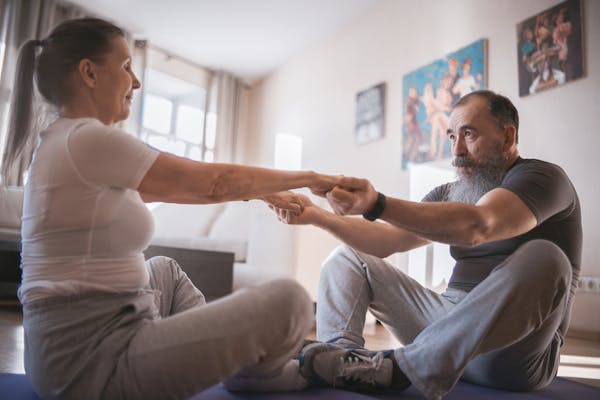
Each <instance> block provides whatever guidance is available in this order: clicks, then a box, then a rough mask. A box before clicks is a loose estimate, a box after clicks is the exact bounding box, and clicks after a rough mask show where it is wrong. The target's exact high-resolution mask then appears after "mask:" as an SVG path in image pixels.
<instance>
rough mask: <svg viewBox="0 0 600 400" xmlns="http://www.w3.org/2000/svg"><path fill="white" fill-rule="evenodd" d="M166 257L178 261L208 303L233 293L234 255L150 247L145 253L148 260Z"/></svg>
mask: <svg viewBox="0 0 600 400" xmlns="http://www.w3.org/2000/svg"><path fill="white" fill-rule="evenodd" d="M156 256H164V257H169V258H172V259H173V260H175V261H177V264H179V266H180V267H181V269H183V271H184V272H185V273H186V274H187V276H188V278H190V280H191V281H192V283H193V284H194V286H196V287H197V288H198V289H200V291H201V292H202V294H204V297H205V298H206V301H211V300H215V299H217V298H219V297H223V296H226V295H228V294H230V293H231V292H232V287H233V253H224V252H217V251H206V250H194V249H184V248H178V247H166V246H150V247H148V248H147V249H146V251H144V257H145V258H146V259H149V258H152V257H156Z"/></svg>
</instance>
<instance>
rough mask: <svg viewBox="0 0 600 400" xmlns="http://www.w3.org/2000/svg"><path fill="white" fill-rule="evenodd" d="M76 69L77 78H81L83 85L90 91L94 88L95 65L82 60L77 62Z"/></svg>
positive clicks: (89, 61) (85, 59)
mask: <svg viewBox="0 0 600 400" xmlns="http://www.w3.org/2000/svg"><path fill="white" fill-rule="evenodd" d="M77 67H78V68H77V71H78V72H79V76H80V77H81V80H82V81H83V83H84V85H85V86H86V87H88V88H90V89H91V88H94V87H96V84H97V76H96V65H95V64H94V63H93V62H92V60H90V59H88V58H84V59H82V60H81V61H79V65H78V66H77Z"/></svg>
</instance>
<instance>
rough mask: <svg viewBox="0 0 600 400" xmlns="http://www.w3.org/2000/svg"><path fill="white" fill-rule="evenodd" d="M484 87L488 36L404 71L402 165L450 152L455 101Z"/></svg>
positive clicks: (447, 155)
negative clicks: (408, 71) (449, 121)
mask: <svg viewBox="0 0 600 400" xmlns="http://www.w3.org/2000/svg"><path fill="white" fill-rule="evenodd" d="M485 88H487V40H486V39H480V40H478V41H476V42H474V43H472V44H470V45H468V46H466V47H464V48H462V49H459V50H457V51H455V52H453V53H449V54H447V55H446V56H445V57H444V58H440V59H438V60H435V61H434V62H432V63H431V64H428V65H425V66H424V67H421V68H419V69H417V70H416V71H413V72H410V73H408V74H406V75H404V77H403V79H402V92H403V93H402V98H403V116H404V123H403V124H402V130H403V132H402V138H403V140H402V142H403V151H402V168H403V169H405V168H407V166H408V165H409V164H410V163H423V162H427V161H434V160H441V159H444V158H448V157H450V156H451V151H450V143H449V142H448V141H447V140H446V130H447V129H448V118H449V115H450V110H451V109H452V106H453V105H454V103H456V102H457V101H458V99H460V98H461V97H462V96H464V95H466V94H468V93H471V92H473V91H475V90H479V89H485Z"/></svg>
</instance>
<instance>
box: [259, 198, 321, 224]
mask: <svg viewBox="0 0 600 400" xmlns="http://www.w3.org/2000/svg"><path fill="white" fill-rule="evenodd" d="M265 197H269V199H268V200H267V199H264V201H265V202H266V203H267V204H268V205H269V208H270V209H271V210H273V211H274V212H275V214H277V218H278V219H279V220H280V221H281V222H283V223H285V224H289V225H306V224H312V223H314V222H315V221H316V220H317V218H318V214H319V212H320V210H321V209H320V208H319V207H317V206H316V205H315V204H314V203H313V202H312V201H310V199H309V198H308V197H307V196H304V195H302V194H298V193H292V192H280V193H275V194H273V195H269V196H265ZM274 204H279V205H281V207H278V206H275V205H274ZM294 206H299V207H300V210H299V211H293V210H292V209H293V208H294Z"/></svg>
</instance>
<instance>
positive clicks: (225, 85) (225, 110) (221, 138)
mask: <svg viewBox="0 0 600 400" xmlns="http://www.w3.org/2000/svg"><path fill="white" fill-rule="evenodd" d="M242 96H243V84H242V82H240V80H239V79H238V78H236V77H234V76H233V75H231V74H229V73H226V72H215V73H213V74H212V77H211V84H210V97H209V98H210V99H211V101H214V102H215V109H216V112H217V138H216V145H215V161H217V162H240V161H241V160H240V159H239V158H240V157H238V156H237V155H238V154H239V150H238V148H237V147H238V143H239V140H238V139H239V132H240V125H241V124H240V120H241V118H240V116H241V113H242Z"/></svg>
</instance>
